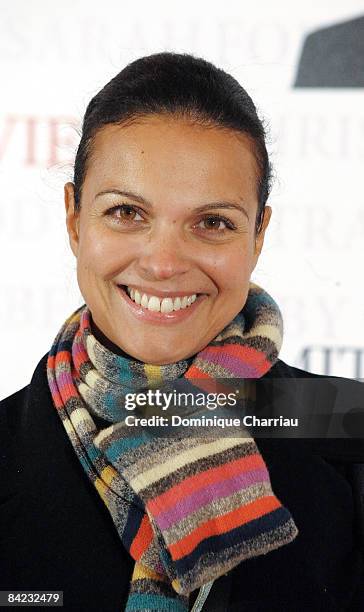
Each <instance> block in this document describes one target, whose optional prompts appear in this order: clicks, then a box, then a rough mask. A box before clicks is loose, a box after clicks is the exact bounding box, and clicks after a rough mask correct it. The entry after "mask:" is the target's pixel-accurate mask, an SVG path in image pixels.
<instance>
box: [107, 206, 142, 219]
mask: <svg viewBox="0 0 364 612" xmlns="http://www.w3.org/2000/svg"><path fill="white" fill-rule="evenodd" d="M105 214H106V215H107V216H108V217H112V218H113V219H116V220H117V222H118V223H124V222H126V223H127V222H130V221H135V222H139V221H143V217H142V216H141V214H140V213H139V212H138V208H137V207H136V206H132V205H131V204H117V205H116V206H113V207H112V208H109V209H108V210H107V211H106V213H105Z"/></svg>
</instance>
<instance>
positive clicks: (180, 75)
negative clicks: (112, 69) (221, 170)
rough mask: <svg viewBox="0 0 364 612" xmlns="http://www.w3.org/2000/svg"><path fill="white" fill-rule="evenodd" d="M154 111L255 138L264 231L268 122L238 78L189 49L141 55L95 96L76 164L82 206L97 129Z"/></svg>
mask: <svg viewBox="0 0 364 612" xmlns="http://www.w3.org/2000/svg"><path fill="white" fill-rule="evenodd" d="M152 114H158V115H160V114H167V115H174V116H178V117H181V118H187V119H189V120H191V121H193V122H195V123H197V124H199V125H205V126H209V127H220V128H225V129H226V128H227V129H232V130H236V131H238V132H241V133H243V134H246V135H247V136H248V137H250V139H251V141H252V152H253V154H254V156H255V159H256V163H257V199H258V210H257V220H256V228H257V231H259V228H260V224H261V221H262V215H263V211H264V207H265V204H266V201H267V199H268V196H269V192H270V186H271V176H272V171H271V165H270V162H269V158H268V153H267V148H266V144H265V129H264V126H263V123H262V121H261V119H260V118H259V117H258V114H257V110H256V107H255V105H254V103H253V101H252V99H251V97H250V96H249V94H248V93H247V92H246V91H245V89H244V88H243V87H242V86H241V85H240V84H239V83H238V81H237V80H236V79H234V78H233V77H232V76H231V75H230V74H228V73H226V72H225V71H224V70H221V69H220V68H217V67H216V66H214V65H213V64H212V63H210V62H208V61H206V60H204V59H202V58H198V57H194V56H193V55H190V54H187V53H172V52H163V53H155V54H153V55H149V56H146V57H142V58H140V59H137V60H135V61H133V62H131V63H130V64H128V65H127V66H126V67H125V68H124V69H123V70H122V71H121V72H119V74H117V75H116V76H115V77H114V78H113V79H111V81H109V83H107V84H106V85H105V86H104V87H103V88H102V89H101V90H100V91H99V92H98V93H97V94H96V95H95V96H94V97H93V98H92V100H91V101H90V103H89V104H88V106H87V109H86V112H85V116H84V119H83V124H82V136H81V140H80V144H79V146H78V150H77V153H76V159H75V166H74V185H75V203H76V208H77V210H79V209H80V206H81V195H82V185H83V182H84V179H85V174H86V171H87V163H88V161H89V159H90V156H91V154H92V144H93V138H94V136H95V134H96V132H97V131H98V130H99V129H100V128H102V127H103V126H105V125H108V124H120V125H122V124H128V123H132V122H133V120H137V119H138V118H140V117H142V116H145V115H152Z"/></svg>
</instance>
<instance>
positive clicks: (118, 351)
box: [90, 317, 142, 363]
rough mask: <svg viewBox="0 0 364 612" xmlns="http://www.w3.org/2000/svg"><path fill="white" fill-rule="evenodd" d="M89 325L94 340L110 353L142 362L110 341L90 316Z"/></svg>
mask: <svg viewBox="0 0 364 612" xmlns="http://www.w3.org/2000/svg"><path fill="white" fill-rule="evenodd" d="M90 327H91V331H92V334H93V335H94V336H95V338H96V340H98V342H100V344H102V345H103V346H104V347H105V348H107V349H108V350H109V351H111V352H112V353H115V355H119V356H120V357H124V358H125V359H134V361H138V362H139V363H142V362H141V361H140V360H139V359H136V358H135V357H132V356H131V355H129V354H128V353H126V352H125V351H123V349H121V348H120V346H117V344H114V343H113V342H111V340H110V339H109V338H108V337H107V336H105V334H104V333H103V332H102V331H101V329H100V328H99V327H97V325H96V323H95V322H94V320H93V319H92V317H91V318H90Z"/></svg>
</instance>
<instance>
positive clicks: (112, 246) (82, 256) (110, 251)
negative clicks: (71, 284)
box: [77, 228, 131, 280]
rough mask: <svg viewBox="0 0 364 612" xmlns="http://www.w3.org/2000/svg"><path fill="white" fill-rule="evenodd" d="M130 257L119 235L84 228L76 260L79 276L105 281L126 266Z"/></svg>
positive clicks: (129, 252) (128, 250)
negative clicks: (97, 277)
mask: <svg viewBox="0 0 364 612" xmlns="http://www.w3.org/2000/svg"><path fill="white" fill-rule="evenodd" d="M130 256H131V250H130V249H129V248H126V245H125V240H124V239H123V237H121V236H120V235H117V234H115V233H110V232H105V231H98V230H97V229H96V228H86V230H85V231H84V233H83V235H82V237H81V240H80V248H79V253H78V258H77V266H78V269H79V274H80V275H82V276H83V275H86V274H87V275H91V276H99V277H101V278H103V279H105V280H107V279H108V278H112V277H114V276H115V275H116V274H117V273H118V272H119V271H120V269H122V268H123V267H125V266H126V265H127V264H128V260H129V259H130Z"/></svg>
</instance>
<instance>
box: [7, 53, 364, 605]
mask: <svg viewBox="0 0 364 612" xmlns="http://www.w3.org/2000/svg"><path fill="white" fill-rule="evenodd" d="M270 179H271V170H270V164H269V160H268V155H267V151H266V146H265V139H264V129H263V126H262V123H261V121H260V119H259V118H258V116H257V113H256V109H255V106H254V104H253V102H252V100H251V98H250V97H249V96H248V94H247V93H246V92H245V90H244V89H243V88H242V87H241V86H240V85H239V84H238V83H237V82H236V81H235V80H234V79H233V78H232V77H231V76H229V75H228V74H226V73H225V72H223V71H222V70H219V69H217V68H215V67H214V66H213V65H211V64H210V63H208V62H206V61H204V60H202V59H197V58H194V57H192V56H190V55H179V54H173V53H161V54H156V55H152V56H149V57H145V58H141V59H139V60H137V61H135V62H133V63H131V64H130V65H128V66H127V67H126V68H125V69H124V70H122V72H121V73H120V74H118V75H117V76H116V77H115V78H114V79H112V81H110V82H109V83H108V84H107V85H106V86H105V87H104V88H103V89H102V90H101V91H100V92H99V93H98V94H97V95H96V96H95V97H94V98H93V99H92V100H91V102H90V104H89V105H88V108H87V110H86V114H85V118H84V122H83V132H82V138H81V142H80V145H79V148H78V151H77V155H76V161H75V170H74V182H73V183H67V184H66V186H65V206H66V219H67V229H68V234H69V240H70V245H71V249H72V251H73V253H74V255H75V257H76V259H77V277H78V283H79V286H80V290H81V293H82V295H83V297H84V300H85V305H84V306H83V307H82V308H80V309H78V310H77V311H76V312H75V313H73V314H72V315H71V316H70V317H69V318H68V319H67V320H66V322H65V323H64V324H63V325H62V327H61V329H60V331H59V333H58V335H57V337H56V339H55V341H54V343H53V346H52V347H51V349H50V351H49V353H48V354H47V355H45V356H44V357H43V359H42V360H41V361H40V363H39V364H38V366H37V368H36V370H35V373H34V375H33V379H32V381H31V383H30V385H28V387H26V388H25V389H23V390H21V391H19V392H18V393H15V394H14V395H12V396H11V397H9V398H8V399H7V400H5V401H4V402H2V406H1V418H2V423H3V424H2V437H3V442H2V449H5V450H4V451H3V460H4V461H5V469H4V470H3V473H4V474H6V480H5V483H4V485H3V487H2V489H1V490H2V491H3V492H4V491H5V494H4V501H3V503H2V506H1V518H2V525H3V528H4V533H3V536H2V545H1V555H2V556H1V570H2V571H1V575H2V578H1V579H0V580H1V589H3V590H4V589H7V590H9V589H12V590H18V591H19V590H21V591H23V590H24V589H27V590H42V591H44V590H58V591H61V590H62V591H63V593H64V599H63V601H64V607H65V609H67V610H102V611H110V612H111V611H116V610H120V609H123V610H124V609H125V610H128V611H129V610H176V611H184V610H189V609H192V608H193V609H194V610H199V609H204V610H229V611H230V610H236V611H237V610H251V611H258V610H259V611H261V610H268V609H269V610H277V611H278V610H279V611H281V610H283V609H285V610H360V609H363V605H364V591H363V554H362V551H361V550H360V544H359V541H358V537H357V534H356V529H357V528H358V525H357V523H356V521H357V517H356V514H355V503H354V501H355V500H354V498H353V491H352V488H351V486H350V482H349V480H348V478H347V476H348V474H347V470H348V467H347V466H348V464H349V463H350V462H353V461H354V462H361V461H363V460H364V454H363V448H362V444H361V441H360V440H356V441H351V447H350V449H349V451H348V452H347V453H346V455H345V450H346V445H344V444H341V445H340V446H339V445H337V444H335V441H334V440H331V443H332V444H331V445H329V444H327V445H324V444H322V445H321V446H320V445H318V444H313V441H312V440H311V441H310V440H291V441H290V440H279V439H278V440H273V439H259V440H258V442H257V443H256V442H255V441H254V439H252V438H251V437H249V436H245V437H240V438H238V437H228V436H221V435H217V433H216V431H214V430H213V429H211V430H209V431H208V436H207V437H205V438H203V437H196V436H191V435H188V434H186V435H183V434H182V432H181V434H180V435H177V436H174V437H172V438H167V437H165V438H163V436H159V437H157V438H156V437H154V436H153V435H151V434H150V432H149V431H148V428H146V427H142V426H140V427H139V428H136V429H135V430H133V428H131V427H128V426H126V422H125V418H126V412H127V409H126V400H125V398H126V396H127V394H128V393H132V392H141V391H142V390H145V389H146V388H149V389H155V388H156V387H158V385H161V386H163V385H165V384H174V383H183V384H187V383H189V382H191V384H192V386H193V383H194V382H196V383H198V381H201V380H202V381H205V384H206V381H207V383H208V382H209V381H213V380H215V379H218V378H219V379H221V378H222V379H230V378H234V379H246V378H253V379H264V381H267V380H269V379H270V378H275V377H278V378H288V379H292V381H293V380H294V379H296V378H300V377H304V376H307V377H312V378H313V375H311V374H308V373H305V372H302V371H299V370H296V369H294V368H290V367H289V366H287V365H286V364H284V363H283V362H282V361H280V360H279V358H278V354H279V349H280V346H281V342H282V321H281V316H280V312H279V309H278V306H277V305H276V304H275V302H274V301H273V299H272V298H271V297H270V296H269V295H268V294H267V293H266V292H265V291H264V289H262V288H259V287H257V286H256V285H253V284H252V283H251V282H250V277H251V274H252V271H253V270H254V267H255V265H256V263H257V260H258V258H259V255H260V252H261V249H262V246H263V240H264V235H265V231H266V229H267V226H268V224H269V219H270V216H271V209H270V207H269V206H267V205H266V202H267V198H268V194H269V187H270ZM347 384H348V385H349V387H350V389H354V391H353V392H354V393H356V394H358V395H360V397H362V391H361V390H362V387H361V385H360V383H355V382H349V381H348V383H347ZM147 408H148V407H147ZM258 408H259V405H258V406H257V409H258ZM215 429H216V428H215Z"/></svg>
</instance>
